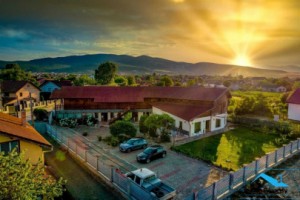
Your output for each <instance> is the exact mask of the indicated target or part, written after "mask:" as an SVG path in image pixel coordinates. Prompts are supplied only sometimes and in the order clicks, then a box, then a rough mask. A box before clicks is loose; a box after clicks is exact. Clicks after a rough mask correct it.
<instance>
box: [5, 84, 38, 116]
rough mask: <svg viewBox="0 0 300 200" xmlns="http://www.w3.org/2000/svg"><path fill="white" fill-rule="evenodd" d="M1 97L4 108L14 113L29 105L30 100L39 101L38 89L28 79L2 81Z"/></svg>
mask: <svg viewBox="0 0 300 200" xmlns="http://www.w3.org/2000/svg"><path fill="white" fill-rule="evenodd" d="M1 98H2V106H3V108H4V110H8V111H9V113H14V112H15V110H16V108H18V109H19V107H20V109H22V108H26V107H28V106H29V105H30V101H32V102H39V101H40V89H39V88H38V87H36V86H35V85H33V84H32V83H30V82H28V81H3V82H2V84H1Z"/></svg>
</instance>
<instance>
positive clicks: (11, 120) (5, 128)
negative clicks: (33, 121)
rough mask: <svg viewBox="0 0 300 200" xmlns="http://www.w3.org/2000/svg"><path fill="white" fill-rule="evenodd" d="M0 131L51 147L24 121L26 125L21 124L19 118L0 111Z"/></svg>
mask: <svg viewBox="0 0 300 200" xmlns="http://www.w3.org/2000/svg"><path fill="white" fill-rule="evenodd" d="M0 133H3V134H6V135H9V136H15V137H17V138H20V139H24V140H29V141H32V142H35V143H38V144H41V145H45V146H47V147H51V144H50V143H49V142H48V141H47V140H46V139H45V138H44V137H43V136H41V135H40V134H39V133H38V132H37V131H36V130H35V129H34V128H33V127H32V126H30V124H28V123H26V126H23V125H22V120H21V119H20V118H17V117H14V116H11V115H8V114H4V113H0Z"/></svg>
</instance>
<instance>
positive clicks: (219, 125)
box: [216, 119, 221, 128]
mask: <svg viewBox="0 0 300 200" xmlns="http://www.w3.org/2000/svg"><path fill="white" fill-rule="evenodd" d="M219 127H221V119H216V128H219Z"/></svg>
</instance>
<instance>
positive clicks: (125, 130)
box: [109, 121, 137, 137]
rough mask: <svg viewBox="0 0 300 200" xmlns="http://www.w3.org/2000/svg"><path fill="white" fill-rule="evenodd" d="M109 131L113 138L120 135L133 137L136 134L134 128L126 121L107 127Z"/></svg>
mask: <svg viewBox="0 0 300 200" xmlns="http://www.w3.org/2000/svg"><path fill="white" fill-rule="evenodd" d="M109 130H110V134H111V135H112V136H115V137H117V136H118V135H120V134H125V135H128V136H130V137H135V135H136V132H137V130H136V128H135V126H134V125H133V124H132V123H131V122H128V121H117V122H115V123H114V124H112V125H111V126H110V127H109Z"/></svg>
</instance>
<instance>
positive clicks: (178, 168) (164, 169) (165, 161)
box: [54, 126, 228, 199]
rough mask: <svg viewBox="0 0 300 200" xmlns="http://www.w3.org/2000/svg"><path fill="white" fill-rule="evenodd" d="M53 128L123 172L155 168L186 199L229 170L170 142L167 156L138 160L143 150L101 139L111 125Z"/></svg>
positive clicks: (150, 142) (178, 195) (180, 197)
mask: <svg viewBox="0 0 300 200" xmlns="http://www.w3.org/2000/svg"><path fill="white" fill-rule="evenodd" d="M54 128H55V129H56V130H57V131H58V132H60V133H61V134H62V135H64V136H66V137H68V138H72V139H75V140H76V141H78V143H81V146H85V148H88V149H89V152H91V153H92V154H94V155H95V154H100V153H101V154H105V160H103V162H105V163H106V164H107V165H112V166H114V167H118V168H120V169H121V170H122V172H124V173H125V172H128V171H131V170H134V169H137V168H141V167H144V168H149V169H150V170H152V171H154V172H156V173H157V174H158V176H159V178H160V179H161V180H163V181H164V182H165V183H167V184H168V185H170V186H172V187H173V188H175V189H176V190H177V198H178V199H183V198H184V197H187V196H189V195H191V194H192V193H193V192H194V191H199V190H200V189H201V188H204V187H207V186H209V185H211V184H212V183H213V182H215V181H217V180H219V179H220V178H222V177H223V176H225V175H226V174H228V172H226V171H224V170H221V169H219V168H217V167H215V166H213V165H211V164H208V163H206V162H203V161H201V160H197V159H193V158H190V157H188V156H185V155H183V154H181V153H177V152H174V151H172V150H170V145H171V144H170V143H166V144H161V145H163V146H164V147H165V149H166V150H167V156H166V157H165V158H161V159H157V160H153V161H152V162H151V163H148V164H144V163H138V162H137V161H136V155H137V154H138V153H140V152H141V151H142V150H137V151H132V152H130V153H122V152H120V151H119V147H111V146H109V145H107V144H106V143H105V142H103V141H98V137H99V136H101V137H102V138H104V137H105V136H108V135H109V128H108V127H100V128H99V127H87V126H78V127H77V128H75V129H69V128H64V127H59V126H54ZM83 132H87V133H88V135H87V136H82V133H83ZM148 142H149V145H151V144H155V143H154V142H152V141H151V140H148Z"/></svg>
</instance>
